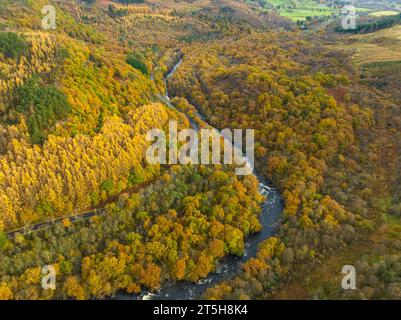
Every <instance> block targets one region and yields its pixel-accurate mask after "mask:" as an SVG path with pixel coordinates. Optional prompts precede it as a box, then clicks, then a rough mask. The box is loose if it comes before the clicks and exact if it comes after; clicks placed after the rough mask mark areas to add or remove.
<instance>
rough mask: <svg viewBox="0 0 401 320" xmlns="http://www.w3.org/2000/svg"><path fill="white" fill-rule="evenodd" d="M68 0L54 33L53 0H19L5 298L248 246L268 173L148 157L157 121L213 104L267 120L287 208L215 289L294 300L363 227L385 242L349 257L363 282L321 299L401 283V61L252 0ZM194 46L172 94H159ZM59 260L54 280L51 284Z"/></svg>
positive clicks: (261, 135)
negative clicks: (367, 55)
mask: <svg viewBox="0 0 401 320" xmlns="http://www.w3.org/2000/svg"><path fill="white" fill-rule="evenodd" d="M50 2H51V3H52V4H54V5H55V6H56V8H57V10H58V11H57V12H58V16H57V19H58V20H57V23H58V27H57V29H56V30H50V31H44V30H42V29H41V8H42V7H43V5H45V4H47V1H42V0H40V1H20V0H13V1H5V0H0V133H1V136H0V299H54V298H58V299H89V298H99V299H101V298H109V297H111V296H115V295H117V294H118V293H120V292H124V293H128V294H139V293H141V292H142V291H143V290H150V291H157V290H158V289H159V288H160V287H161V286H162V285H163V284H166V283H170V282H175V281H191V282H196V281H198V280H200V279H203V278H206V277H207V276H208V274H209V273H210V272H212V271H214V270H215V268H216V267H217V266H218V262H219V260H220V259H221V258H223V257H224V256H226V255H235V256H241V255H243V253H244V246H245V243H246V238H247V236H248V235H250V234H254V233H257V232H258V231H260V230H261V224H260V220H259V215H260V213H261V211H262V209H261V207H262V203H263V201H264V200H265V199H264V197H262V196H261V195H260V194H259V185H258V181H257V179H256V178H255V177H254V176H246V177H237V176H236V175H235V173H234V172H235V171H234V168H233V167H231V166H227V165H222V166H181V165H177V166H159V165H157V166H155V165H149V164H147V163H146V160H145V152H146V148H147V147H148V145H149V142H148V141H147V140H146V134H147V132H148V130H150V129H153V128H161V129H166V128H167V127H168V121H169V120H177V121H178V122H179V126H180V127H181V128H187V127H188V126H189V125H190V122H189V119H191V120H194V121H195V122H197V123H198V125H200V126H204V125H206V123H205V122H204V121H203V120H201V119H199V118H198V116H197V111H198V112H199V113H200V114H201V115H202V116H203V117H204V120H205V121H207V123H209V124H210V125H212V126H214V127H216V128H219V129H223V128H232V129H238V128H242V129H247V128H253V129H255V133H256V136H255V139H256V150H255V153H256V154H255V156H256V169H257V173H258V174H259V175H260V176H262V177H263V178H264V179H267V180H269V181H271V182H272V184H273V185H274V186H276V187H277V188H278V189H279V190H280V192H281V194H282V198H283V202H284V206H285V210H284V212H283V217H282V221H281V225H280V228H279V230H278V232H277V234H276V235H275V236H274V237H271V238H268V239H266V240H265V241H264V242H263V243H262V244H261V245H260V247H259V250H258V253H257V255H256V256H255V257H252V258H250V259H249V260H248V261H247V262H246V263H244V265H243V266H242V271H241V272H240V273H239V274H238V275H237V276H236V277H234V278H233V279H230V280H228V281H225V282H222V283H220V284H218V285H216V286H214V287H213V288H210V289H209V290H208V291H207V292H206V293H205V295H204V297H206V298H210V299H266V298H271V297H273V298H274V297H279V296H280V295H281V296H284V297H290V298H291V285H292V283H300V284H302V283H303V281H307V279H309V275H310V274H311V270H314V273H315V274H324V272H325V271H324V269H323V268H324V267H323V266H325V265H327V263H328V262H327V261H328V259H330V258H332V257H338V256H342V253H343V252H348V251H347V250H351V251H352V250H354V251H355V245H356V244H358V243H368V244H369V245H368V246H365V247H366V248H372V250H371V252H370V251H368V252H363V254H355V255H349V256H350V257H351V258H348V257H349V256H347V255H345V254H344V255H343V257H347V259H348V260H347V261H346V262H347V264H354V265H356V266H357V268H358V270H360V273H361V278H360V279H359V281H360V282H359V283H360V286H358V289H359V290H357V291H355V292H352V293H344V292H343V291H342V290H339V288H338V286H337V287H335V285H331V284H327V283H324V282H323V283H322V282H319V281H317V282H316V283H317V287H310V288H309V287H308V286H305V287H308V292H307V295H306V296H305V298H312V297H315V298H322V299H324V298H344V299H354V298H358V299H361V298H375V299H380V298H399V297H400V292H401V285H400V276H401V275H400V272H399V270H400V268H399V266H400V257H401V253H400V250H401V245H400V235H401V230H400V220H399V219H400V216H401V215H400V208H401V205H400V201H401V190H400V187H399V186H400V183H399V182H400V181H401V176H400V175H399V174H398V173H396V172H399V168H400V163H401V162H400V158H399V150H400V147H401V146H400V145H399V141H401V139H399V138H400V136H399V133H400V132H401V121H400V117H399V101H400V100H399V99H400V96H399V92H398V91H397V90H395V89H396V88H398V87H399V82H400V79H399V77H397V74H395V73H394V72H393V73H389V72H388V70H394V68H397V70H398V68H399V64H398V62H381V63H375V64H370V65H365V66H363V67H361V68H360V69H358V66H355V65H354V64H353V63H352V59H351V56H350V55H347V54H346V53H344V52H340V51H338V50H336V49H334V45H337V44H338V43H339V41H340V40H341V39H342V38H341V37H344V36H347V35H343V34H342V35H341V37H340V36H339V35H338V34H334V33H332V31H330V30H327V33H325V31H317V32H316V33H315V34H311V33H305V32H303V31H300V30H297V29H296V28H295V25H294V24H293V23H291V22H290V21H288V20H286V19H284V18H282V17H278V16H276V15H275V14H274V13H271V14H270V13H266V12H264V11H263V12H259V11H258V10H257V8H255V7H250V6H249V5H248V4H247V3H246V2H244V1H229V0H221V1H192V2H187V1H164V2H163V1H156V0H152V1H145V2H144V3H142V2H143V1H142V2H141V1H122V0H121V1H73V0H68V1H61V2H60V1H50ZM133 2H135V4H130V3H133ZM372 31H373V30H372ZM181 57H182V58H183V62H182V64H181V66H180V67H179V69H178V70H177V72H176V73H175V74H174V75H173V77H172V78H171V79H170V80H169V82H168V89H169V94H170V96H172V97H175V98H174V99H173V100H172V101H173V103H174V105H175V108H169V107H168V106H167V105H164V104H163V103H162V102H161V101H159V100H160V99H159V98H158V97H160V95H163V94H164V92H165V90H166V88H165V83H164V77H165V75H166V73H167V72H168V71H169V70H171V68H172V67H173V65H174V63H175V62H177V61H178V59H180V58H181ZM397 141H398V142H397ZM103 207H105V208H106V212H107V213H106V214H105V215H99V216H95V217H92V218H90V219H79V221H71V220H70V219H69V217H71V216H74V215H76V214H80V213H83V212H87V211H91V210H95V209H101V208H103ZM59 218H62V220H60V221H59V220H57V219H59ZM49 221H58V222H54V223H53V224H51V225H47V227H46V228H43V229H39V230H37V231H35V232H28V233H26V232H24V230H29V229H24V228H28V227H30V226H33V225H35V224H38V223H41V222H49ZM13 230H19V231H20V232H19V233H17V234H14V233H13V236H12V237H11V236H8V235H9V232H10V231H13ZM397 241H398V242H397ZM354 251H352V252H354ZM48 264H51V265H53V266H55V268H56V270H57V272H58V278H57V289H56V290H55V291H48V290H47V291H45V290H43V289H42V288H41V277H42V274H41V268H42V266H43V265H48ZM344 264H345V263H344ZM340 270H341V268H340ZM340 270H337V271H338V273H339V272H340ZM337 271H336V272H337ZM305 275H306V276H305ZM339 283H340V282H339Z"/></svg>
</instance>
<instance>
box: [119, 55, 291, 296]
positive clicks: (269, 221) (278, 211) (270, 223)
mask: <svg viewBox="0 0 401 320" xmlns="http://www.w3.org/2000/svg"><path fill="white" fill-rule="evenodd" d="M181 63H182V59H180V61H179V62H178V63H177V64H176V65H175V66H174V68H173V69H171V71H170V72H169V73H168V74H167V75H166V77H165V80H164V81H165V85H166V94H165V96H164V97H163V96H159V98H160V100H162V101H163V102H165V103H166V104H167V105H168V106H169V107H171V108H174V105H173V104H172V103H171V99H170V97H169V93H168V89H167V82H168V79H169V78H171V76H172V75H173V74H174V73H175V72H176V71H177V69H178V67H179V66H180V65H181ZM198 116H199V117H200V118H201V119H202V120H204V119H203V117H202V116H201V115H200V114H198ZM189 120H190V122H191V124H192V125H193V126H194V127H197V124H195V123H194V121H191V119H190V118H189ZM241 152H242V151H241ZM255 176H256V178H257V179H258V181H259V186H260V193H261V194H263V195H264V196H266V201H265V202H264V203H263V205H262V214H261V216H260V222H261V224H262V230H261V231H260V232H259V233H257V234H253V235H250V236H249V237H248V238H247V239H246V243H245V253H244V256H242V257H236V256H231V255H230V256H226V257H224V258H223V259H221V260H220V263H219V265H218V267H217V269H216V271H215V272H213V273H211V274H209V276H208V277H207V278H205V279H203V280H200V281H198V282H196V283H193V282H188V281H180V282H174V283H167V284H165V285H163V287H162V288H161V289H160V290H159V291H158V292H157V293H146V292H145V293H142V294H141V295H140V296H139V297H138V296H136V298H140V299H144V300H191V299H196V298H197V297H200V296H201V295H202V294H203V293H204V292H205V291H206V290H207V289H208V288H211V287H213V286H214V285H216V284H218V283H219V282H221V281H224V280H228V279H230V278H232V277H233V276H235V275H237V274H238V273H240V271H241V265H242V264H243V263H244V262H245V261H247V260H248V259H249V258H251V257H253V256H255V255H256V253H257V251H258V247H259V244H260V243H261V242H262V241H264V240H266V239H267V238H269V237H271V236H273V235H274V234H275V232H276V231H277V229H278V227H279V225H280V219H281V216H282V212H283V202H282V199H281V196H280V193H279V191H278V190H277V189H275V188H274V187H272V186H271V184H270V183H269V182H268V181H266V180H265V179H263V178H262V177H261V176H259V175H257V174H256V173H255ZM118 298H119V299H132V298H133V297H132V296H126V295H120V296H119V297H118Z"/></svg>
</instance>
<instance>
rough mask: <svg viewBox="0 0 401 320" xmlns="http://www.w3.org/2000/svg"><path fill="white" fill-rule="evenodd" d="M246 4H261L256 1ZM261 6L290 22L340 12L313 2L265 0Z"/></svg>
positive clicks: (361, 10)
mask: <svg viewBox="0 0 401 320" xmlns="http://www.w3.org/2000/svg"><path fill="white" fill-rule="evenodd" d="M247 2H253V3H261V2H260V1H257V0H248V1H247ZM262 6H263V8H264V9H265V10H268V11H271V10H274V11H276V12H277V13H278V14H280V15H281V16H283V17H287V18H289V19H291V20H292V21H298V20H306V19H307V18H308V17H327V16H332V15H337V14H339V13H340V12H341V10H340V9H338V8H332V7H329V6H326V5H324V4H320V3H318V2H317V1H314V0H265V1H264V2H263V3H262ZM356 9H357V11H358V12H365V11H369V9H365V8H356Z"/></svg>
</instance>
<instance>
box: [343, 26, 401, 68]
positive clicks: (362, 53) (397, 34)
mask: <svg viewBox="0 0 401 320" xmlns="http://www.w3.org/2000/svg"><path fill="white" fill-rule="evenodd" d="M348 39H349V44H345V45H344V46H343V47H342V48H343V49H345V50H352V51H353V52H354V55H353V58H354V61H355V62H356V63H357V64H358V65H364V64H371V63H375V62H383V61H400V60H401V25H397V26H394V27H392V28H388V29H383V30H380V31H377V32H374V33H369V34H360V35H354V36H351V37H349V38H348Z"/></svg>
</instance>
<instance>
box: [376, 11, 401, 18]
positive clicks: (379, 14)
mask: <svg viewBox="0 0 401 320" xmlns="http://www.w3.org/2000/svg"><path fill="white" fill-rule="evenodd" d="M397 14H400V12H398V11H393V10H389V11H376V12H371V13H369V15H370V16H372V17H387V16H395V15H397Z"/></svg>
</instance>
